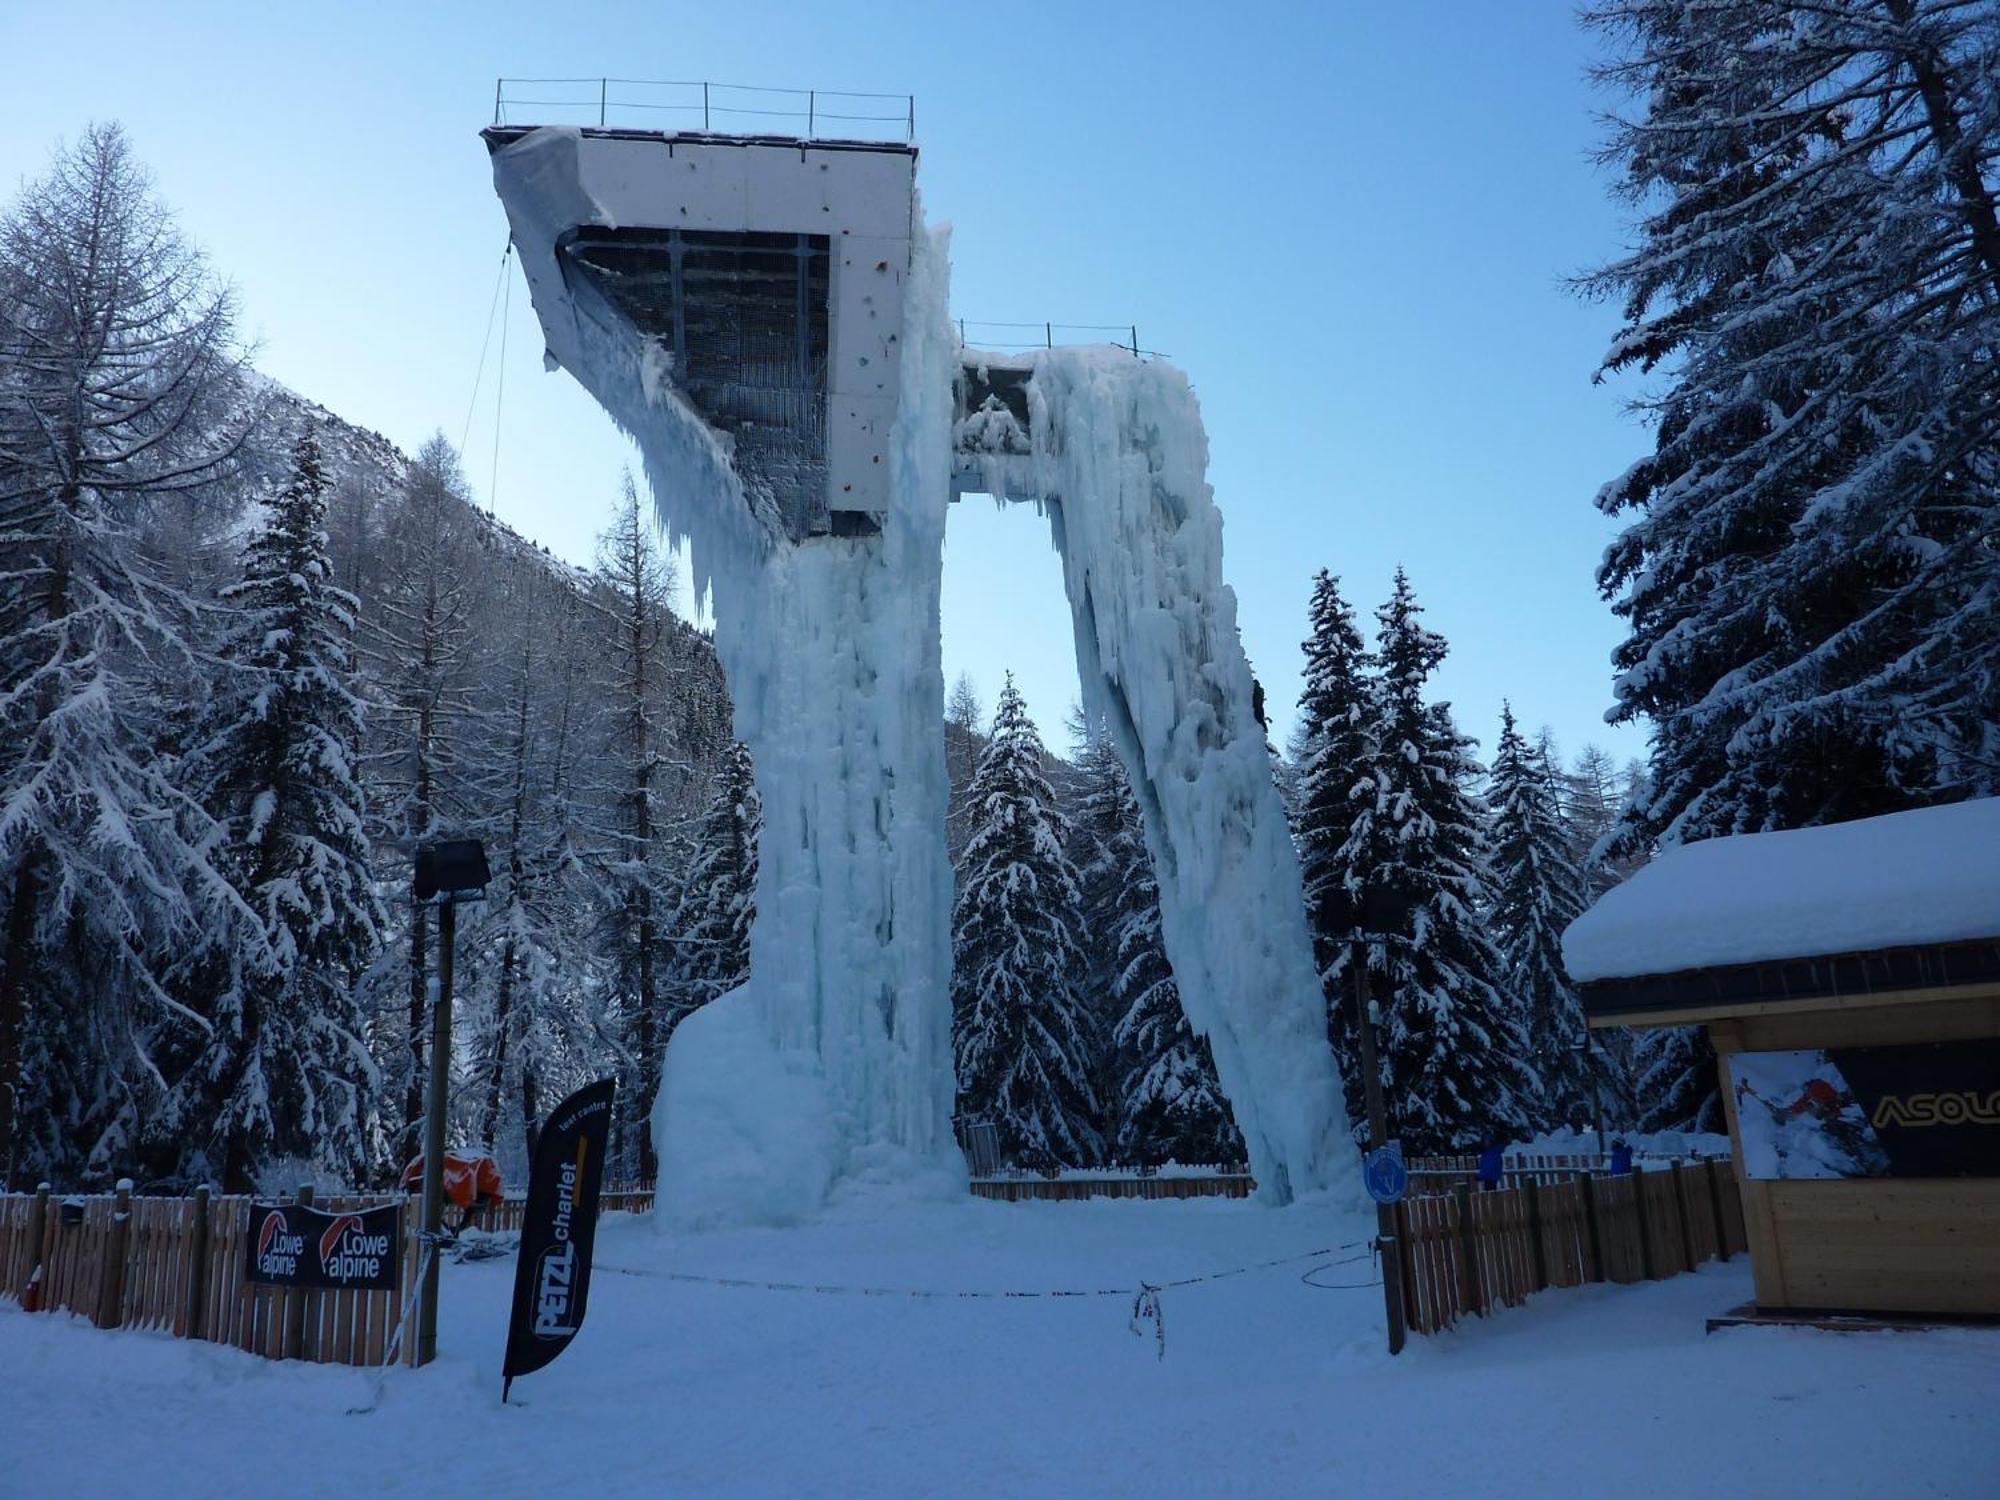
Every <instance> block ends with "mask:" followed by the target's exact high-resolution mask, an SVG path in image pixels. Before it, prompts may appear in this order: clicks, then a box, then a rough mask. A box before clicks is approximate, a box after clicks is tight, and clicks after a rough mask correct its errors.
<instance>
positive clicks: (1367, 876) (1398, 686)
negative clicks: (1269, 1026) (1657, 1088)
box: [1339, 568, 1537, 1153]
mask: <svg viewBox="0 0 2000 1500" xmlns="http://www.w3.org/2000/svg"><path fill="white" fill-rule="evenodd" d="M1421 613H1422V609H1421V607H1420V606H1419V605H1418V604H1417V602H1416V598H1415V596H1414V595H1413V594H1412V593H1411V591H1410V584H1409V579H1408V578H1407V577H1406V576H1405V575H1404V573H1403V570H1402V569H1401V568H1398V569H1397V570H1396V583H1395V590H1394V592H1393V594H1392V595H1391V596H1390V599H1389V602H1388V603H1387V604H1385V605H1384V606H1383V607H1382V608H1381V609H1379V610H1377V611H1376V619H1377V620H1378V621H1380V623H1381V629H1380V632H1379V634H1378V636H1377V649H1376V658H1377V660H1378V661H1379V662H1380V663H1381V676H1380V679H1379V681H1378V682H1377V684H1376V687H1375V693H1374V702H1373V705H1372V719H1373V722H1372V724H1371V725H1370V726H1369V734H1368V749H1367V754H1366V759H1365V760H1364V761H1363V763H1362V766H1361V773H1362V778H1363V779H1365V782H1366V793H1365V795H1364V796H1362V797H1361V798H1359V799H1358V801H1357V805H1356V808H1355V815H1354V823H1353V827H1352V829H1351V831H1350V833H1349V835H1348V839H1347V843H1346V845H1345V847H1344V848H1343V849H1342V851H1341V853H1340V856H1339V857H1340V859H1341V861H1342V862H1343V863H1344V864H1345V866H1346V868H1347V869H1348V870H1349V871H1350V872H1351V875H1350V882H1351V886H1350V888H1351V889H1352V891H1353V892H1354V894H1355V896H1356V897H1357V898H1358V900H1359V903H1360V905H1359V907H1358V910H1359V911H1360V912H1364V913H1365V912H1366V910H1367V902H1368V896H1369V893H1370V892H1371V891H1375V892H1380V893H1383V894H1384V895H1388V896H1392V897H1395V898H1399V900H1398V904H1400V902H1401V901H1407V902H1409V903H1410V905H1409V912H1408V915H1407V917H1406V918H1405V919H1404V920H1403V922H1402V924H1401V925H1400V927H1399V929H1398V930H1396V931H1393V932H1389V933H1375V932H1371V933H1370V934H1369V941H1368V942H1367V944H1366V953H1367V961H1368V965H1369V968H1370V970H1371V971H1372V972H1373V975H1374V986H1375V990H1376V993H1377V996H1378V998H1379V1001H1380V1004H1381V1007H1382V1030H1381V1062H1382V1073H1383V1087H1384V1092H1385V1097H1386V1102H1387V1109H1388V1116H1389V1126H1390V1134H1391V1135H1393V1136H1398V1137H1400V1138H1401V1139H1402V1142H1403V1145H1404V1149H1405V1150H1407V1151H1411V1152H1415V1153H1427V1152H1438V1151H1453V1150H1462V1149H1464V1148H1466V1147H1469V1146H1473V1145H1477V1144H1479V1143H1480V1142H1481V1141H1483V1140H1484V1139H1486V1138H1487V1137H1488V1136H1496V1137H1500V1138H1506V1137H1510V1136H1519V1135H1521V1134H1523V1133H1525V1132H1526V1130H1527V1129H1528V1125H1529V1118H1528V1114H1529V1110H1530V1108H1531V1107H1532V1102H1533V1100H1534V1098H1535V1096H1536V1093H1537V1085H1536V1083H1535V1079H1534V1076H1533V1074H1532V1073H1531V1071H1530V1070H1529V1068H1528V1066H1527V1064H1526V1062H1525V1058H1526V1056H1527V1053H1528V1044H1527V1037H1526V1033H1525V1031H1524V1029H1523V1026H1522V1017H1521V1016H1520V1014H1519V1012H1518V1009H1517V1008H1516V1006H1515V1005H1514V1004H1513V1003H1512V1002H1511V1001H1510V1000H1509V998H1508V997H1507V996H1506V995H1505V994H1504V993H1503V992H1502V990H1501V989H1500V987H1499V984H1498V982H1497V981H1498V980H1499V978H1500V968H1501V966H1500V959H1499V956H1498V955H1497V954H1496V953H1495V952H1494V951H1493V946H1492V943H1491V942H1490V940H1489V939H1488V938H1487V936H1486V932H1485V930H1484V928H1483V926H1482V925H1481V909H1482V907H1483V906H1484V904H1485V902H1486V882H1487V878H1488V877H1487V869H1486V863H1487V858H1488V849H1487V845H1486V839H1485V833H1484V827H1485V822H1486V810H1485V808H1484V806H1483V805H1482V804H1481V803H1480V801H1479V799H1478V798H1477V797H1476V796H1475V795H1474V794H1473V791H1472V789H1471V786H1472V781H1473V779H1474V778H1475V777H1477V776H1478V775H1479V774H1480V766H1479V764H1478V762H1477V761H1475V760H1474V759H1473V758H1472V755H1471V753H1470V751H1471V747H1472V745H1473V743H1474V742H1473V741H1472V740H1470V739H1467V738H1466V737H1465V736H1463V735H1461V734H1460V733H1459V732H1458V730H1457V728H1456V727H1455V726H1454V725H1453V723H1452V719H1451V710H1450V707H1449V705H1447V704H1444V703H1435V704H1427V703H1426V702H1425V701H1424V687H1425V684H1426V683H1427V682H1428V681H1429V679H1430V676H1431V674H1432V673H1433V672H1434V671H1436V670H1437V667H1438V664H1439V663H1440V662H1441V661H1443V660H1444V656H1445V650H1446V647H1445V643H1444V638H1443V637H1442V636H1439V635H1436V634H1434V633H1433V632H1431V631H1430V630H1427V629H1425V628H1424V626H1423V624H1422V623H1421V622H1420V621H1419V620H1418V618H1417V617H1418V615H1420V614H1421Z"/></svg>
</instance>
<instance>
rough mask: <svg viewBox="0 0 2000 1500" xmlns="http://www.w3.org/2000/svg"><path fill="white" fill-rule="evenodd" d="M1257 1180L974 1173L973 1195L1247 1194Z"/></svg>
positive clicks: (1245, 1176) (1006, 1199)
mask: <svg viewBox="0 0 2000 1500" xmlns="http://www.w3.org/2000/svg"><path fill="white" fill-rule="evenodd" d="M1256 1187H1257V1183H1256V1180H1255V1179H1254V1178H1252V1177H1251V1176H1250V1174H1249V1173H1247V1172H1218V1173H1215V1174H1213V1175H1210V1176H1201V1177H1157V1176H1155V1177H1139V1176H1136V1175H1135V1176H1131V1177H975V1178H973V1179H972V1196H973V1197H975V1198H992V1199H996V1200H998V1201H999V1202H1002V1203H1019V1202H1022V1201H1023V1200H1026V1199H1031V1198H1050V1199H1055V1200H1057V1201H1060V1202H1074V1201H1076V1200H1079V1199H1084V1198H1247V1197H1249V1196H1250V1194H1251V1193H1252V1192H1254V1191H1255V1190H1256Z"/></svg>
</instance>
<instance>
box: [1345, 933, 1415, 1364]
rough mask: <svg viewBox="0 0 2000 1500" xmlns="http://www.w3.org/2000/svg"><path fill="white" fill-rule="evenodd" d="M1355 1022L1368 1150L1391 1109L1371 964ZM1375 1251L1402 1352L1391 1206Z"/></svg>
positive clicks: (1381, 1219) (1358, 967)
mask: <svg viewBox="0 0 2000 1500" xmlns="http://www.w3.org/2000/svg"><path fill="white" fill-rule="evenodd" d="M1354 1024H1355V1027H1356V1034H1357V1035H1358V1037H1359V1038H1360V1042H1361V1080H1362V1093H1363V1097H1364V1098H1365V1099H1366V1100H1367V1103H1368V1149H1369V1150H1371V1151H1373V1150H1375V1149H1377V1148H1378V1147H1380V1146H1381V1145H1382V1144H1383V1143H1384V1142H1385V1141H1387V1140H1388V1138H1389V1111H1388V1106H1387V1104H1386V1103H1384V1101H1383V1099H1382V1069H1381V1067H1380V1065H1379V1064H1378V1063H1377V1061H1376V1056H1375V1007H1374V1005H1373V1004H1372V1003H1371V1001H1370V996H1369V994H1368V965H1367V963H1366V962H1365V961H1362V960H1361V959H1360V958H1359V957H1358V956H1357V959H1356V961H1355V962H1354ZM1375 1254H1376V1257H1377V1259H1378V1260H1379V1261H1380V1263H1381V1266H1382V1312H1383V1316H1384V1318H1385V1320H1386V1321H1387V1323H1388V1328H1389V1352H1390V1353H1391V1354H1401V1353H1402V1352H1403V1340H1404V1336H1405V1333H1406V1332H1407V1330H1406V1329H1405V1327H1404V1318H1403V1295H1402V1281H1403V1276H1402V1251H1401V1248H1400V1246H1399V1245H1398V1244H1397V1243H1396V1219H1395V1215H1394V1214H1392V1213H1391V1212H1390V1211H1389V1205H1388V1204H1386V1203H1378V1204H1376V1205H1375Z"/></svg>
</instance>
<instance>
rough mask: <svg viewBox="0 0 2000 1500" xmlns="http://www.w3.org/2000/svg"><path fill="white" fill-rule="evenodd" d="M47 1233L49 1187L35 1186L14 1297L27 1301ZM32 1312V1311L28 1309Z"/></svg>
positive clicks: (45, 1185)
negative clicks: (25, 1254) (26, 1256)
mask: <svg viewBox="0 0 2000 1500" xmlns="http://www.w3.org/2000/svg"><path fill="white" fill-rule="evenodd" d="M48 1233H49V1185H48V1184H47V1183H46V1182H38V1183H36V1184H35V1206H34V1207H33V1208H32V1209H30V1210H29V1211H28V1259H27V1261H26V1263H25V1264H24V1265H23V1266H22V1267H21V1284H20V1285H19V1286H17V1287H15V1288H14V1295H15V1296H17V1297H19V1298H21V1299H22V1301H23V1302H25V1301H26V1300H27V1296H28V1287H29V1286H30V1284H32V1283H33V1281H34V1279H35V1271H36V1270H37V1268H39V1267H40V1265H41V1263H42V1246H43V1243H44V1242H45V1241H46V1240H47V1238H48ZM30 1310H31V1311H32V1309H30Z"/></svg>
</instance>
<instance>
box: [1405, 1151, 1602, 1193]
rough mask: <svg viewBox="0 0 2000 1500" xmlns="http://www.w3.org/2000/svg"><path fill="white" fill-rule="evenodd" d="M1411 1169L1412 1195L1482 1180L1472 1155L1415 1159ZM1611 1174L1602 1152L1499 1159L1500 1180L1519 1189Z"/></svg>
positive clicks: (1533, 1154)
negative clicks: (1585, 1174) (1529, 1184)
mask: <svg viewBox="0 0 2000 1500" xmlns="http://www.w3.org/2000/svg"><path fill="white" fill-rule="evenodd" d="M1409 1169H1410V1190H1411V1191H1412V1192H1432V1191H1436V1190H1437V1188H1438V1184H1439V1183H1440V1182H1442V1183H1443V1184H1444V1186H1445V1189H1446V1190H1447V1191H1449V1189H1450V1188H1451V1187H1452V1186H1454V1185H1455V1184H1456V1183H1457V1182H1458V1181H1459V1179H1461V1178H1462V1179H1464V1180H1465V1181H1467V1182H1477V1181H1478V1180H1479V1158H1478V1157H1477V1156H1475V1155H1471V1154H1465V1155H1457V1156H1413V1157H1411V1158H1410V1160H1409ZM1610 1170H1611V1158H1610V1157H1609V1156H1607V1155H1606V1154H1604V1153H1603V1152H1601V1151H1570V1152H1561V1153H1543V1152H1526V1151H1524V1152H1510V1153H1508V1154H1507V1155H1505V1156H1503V1157H1501V1159H1500V1176H1501V1180H1502V1181H1504V1182H1509V1183H1512V1184H1514V1185H1516V1186H1518V1185H1519V1184H1520V1183H1522V1182H1524V1181H1533V1182H1538V1183H1551V1182H1567V1181H1568V1180H1569V1179H1570V1178H1572V1177H1574V1176H1575V1175H1576V1174H1577V1173H1578V1172H1594V1173H1603V1172H1609V1171H1610Z"/></svg>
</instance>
